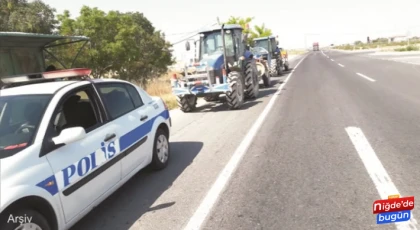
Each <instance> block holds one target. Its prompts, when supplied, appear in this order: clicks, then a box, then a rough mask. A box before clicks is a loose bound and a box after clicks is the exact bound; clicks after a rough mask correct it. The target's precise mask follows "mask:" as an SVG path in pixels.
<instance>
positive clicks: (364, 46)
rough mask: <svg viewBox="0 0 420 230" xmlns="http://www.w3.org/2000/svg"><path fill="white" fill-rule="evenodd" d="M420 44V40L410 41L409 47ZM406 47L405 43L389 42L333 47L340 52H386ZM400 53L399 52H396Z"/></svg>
mask: <svg viewBox="0 0 420 230" xmlns="http://www.w3.org/2000/svg"><path fill="white" fill-rule="evenodd" d="M419 44H420V40H410V45H411V46H413V45H414V46H418V45H419ZM404 47H407V42H406V41H403V42H390V43H380V42H376V43H370V44H366V43H360V44H356V45H353V44H346V45H339V46H334V49H341V50H366V49H379V50H386V51H393V50H394V49H398V48H404ZM398 51H400V50H398Z"/></svg>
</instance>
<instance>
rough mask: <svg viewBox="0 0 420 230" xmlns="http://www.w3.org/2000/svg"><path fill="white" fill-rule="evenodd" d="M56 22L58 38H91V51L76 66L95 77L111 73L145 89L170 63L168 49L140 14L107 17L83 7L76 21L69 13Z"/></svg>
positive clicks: (116, 12)
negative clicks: (89, 69) (61, 35)
mask: <svg viewBox="0 0 420 230" xmlns="http://www.w3.org/2000/svg"><path fill="white" fill-rule="evenodd" d="M58 19H59V21H60V27H59V32H60V34H63V35H84V36H87V37H90V39H91V42H90V48H89V49H87V50H86V52H85V53H84V54H83V55H82V56H81V57H80V60H79V65H84V66H89V68H91V69H92V74H93V76H94V77H100V76H103V75H104V74H108V73H112V75H113V77H116V78H120V79H124V80H128V81H133V82H137V83H140V84H143V85H144V84H145V83H146V82H147V81H148V80H149V79H151V78H152V77H155V76H159V75H161V74H163V73H165V72H166V71H167V66H169V65H171V64H172V63H173V59H172V55H171V52H170V51H169V49H170V47H171V45H170V44H169V43H168V42H166V41H165V40H164V38H163V34H162V33H161V32H160V31H156V30H155V28H154V27H153V25H152V24H151V22H150V21H149V20H148V19H147V18H146V17H144V16H143V14H141V13H138V12H135V13H121V12H119V11H109V12H108V13H106V12H104V11H102V10H99V9H98V8H90V7H87V6H84V7H82V9H81V10H80V16H79V17H77V18H76V19H71V18H70V14H69V12H68V11H66V12H64V14H62V15H59V16H58Z"/></svg>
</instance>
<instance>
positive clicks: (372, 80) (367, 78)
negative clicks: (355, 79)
mask: <svg viewBox="0 0 420 230" xmlns="http://www.w3.org/2000/svg"><path fill="white" fill-rule="evenodd" d="M356 74H357V75H359V76H361V77H363V78H365V79H366V80H368V81H371V82H375V81H376V80H375V79H372V78H370V77H368V76H366V75H363V74H361V73H356Z"/></svg>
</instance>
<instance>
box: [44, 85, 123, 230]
mask: <svg viewBox="0 0 420 230" xmlns="http://www.w3.org/2000/svg"><path fill="white" fill-rule="evenodd" d="M98 99H99V98H98V96H97V94H95V91H94V90H93V87H92V86H91V85H89V86H83V87H82V88H78V89H75V90H72V91H71V92H69V93H68V94H66V95H64V96H63V98H62V99H61V101H60V102H59V104H58V105H57V107H56V109H55V112H54V114H53V116H52V118H51V122H50V125H49V127H48V130H47V133H46V137H45V140H44V146H43V147H44V149H45V150H44V152H43V154H46V157H47V159H48V161H49V162H50V165H51V167H52V169H53V170H54V172H55V178H56V183H57V185H58V190H59V191H58V192H59V194H60V197H61V202H62V206H63V210H64V215H65V219H66V222H69V221H70V220H71V219H73V218H74V217H75V216H76V215H77V214H79V213H80V212H82V211H83V210H84V209H86V208H87V207H88V206H90V205H91V204H92V203H93V202H94V201H95V200H96V199H97V198H99V197H100V196H101V195H103V194H104V193H105V192H107V191H108V190H109V189H110V188H112V187H113V186H114V185H115V184H116V183H118V182H119V181H120V179H121V163H120V162H119V161H118V153H119V151H118V150H119V146H118V136H117V132H116V127H115V125H114V124H113V123H104V122H103V114H104V110H103V109H101V107H100V105H99V103H98ZM101 110H102V112H101ZM71 127H83V128H84V129H85V131H86V136H85V137H84V138H83V139H80V140H78V141H74V142H72V143H69V144H65V145H54V144H52V142H51V141H49V140H51V138H52V137H54V136H57V135H59V133H61V132H62V130H65V129H66V128H71Z"/></svg>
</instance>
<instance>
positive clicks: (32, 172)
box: [0, 145, 51, 187]
mask: <svg viewBox="0 0 420 230" xmlns="http://www.w3.org/2000/svg"><path fill="white" fill-rule="evenodd" d="M34 152H37V153H39V148H38V147H37V146H34V145H32V146H29V147H27V148H25V149H23V150H22V151H20V152H18V153H16V154H14V155H12V156H9V157H5V158H1V159H0V173H1V174H0V178H1V184H2V187H4V186H3V185H6V184H9V183H10V184H15V185H16V184H19V183H20V181H22V180H24V179H25V178H27V177H35V176H36V174H39V173H38V172H39V171H40V168H45V171H46V172H48V173H51V168H50V166H49V164H48V162H47V161H46V159H45V158H44V157H39V154H33V153H34ZM6 187H7V186H6Z"/></svg>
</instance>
